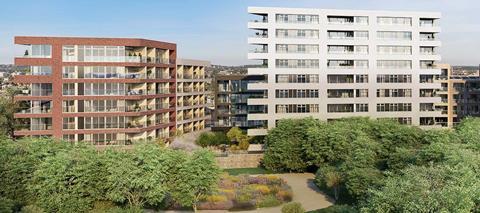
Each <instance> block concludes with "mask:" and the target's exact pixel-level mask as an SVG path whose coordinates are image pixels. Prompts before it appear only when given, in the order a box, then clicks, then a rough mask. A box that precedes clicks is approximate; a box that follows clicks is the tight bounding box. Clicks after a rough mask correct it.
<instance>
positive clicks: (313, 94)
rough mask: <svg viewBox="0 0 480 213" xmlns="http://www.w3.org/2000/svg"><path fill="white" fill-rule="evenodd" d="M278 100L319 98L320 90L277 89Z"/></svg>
mask: <svg viewBox="0 0 480 213" xmlns="http://www.w3.org/2000/svg"><path fill="white" fill-rule="evenodd" d="M275 93H276V97H277V98H318V90H310V89H303V90H302V89H299V90H297V89H277V90H276V92H275Z"/></svg>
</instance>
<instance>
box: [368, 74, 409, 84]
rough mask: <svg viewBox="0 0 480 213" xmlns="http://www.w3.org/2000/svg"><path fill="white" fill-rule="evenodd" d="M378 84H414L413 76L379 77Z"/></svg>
mask: <svg viewBox="0 0 480 213" xmlns="http://www.w3.org/2000/svg"><path fill="white" fill-rule="evenodd" d="M377 83H412V75H377Z"/></svg>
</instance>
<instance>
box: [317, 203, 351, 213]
mask: <svg viewBox="0 0 480 213" xmlns="http://www.w3.org/2000/svg"><path fill="white" fill-rule="evenodd" d="M314 212H315V213H357V212H358V211H357V210H356V209H354V208H353V207H351V206H349V205H333V206H329V207H327V208H324V209H319V210H316V211H314Z"/></svg>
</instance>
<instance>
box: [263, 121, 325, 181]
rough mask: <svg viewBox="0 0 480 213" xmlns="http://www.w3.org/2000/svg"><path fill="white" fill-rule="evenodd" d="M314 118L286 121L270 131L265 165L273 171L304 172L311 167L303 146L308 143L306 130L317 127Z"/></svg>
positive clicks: (264, 159) (266, 143)
mask: <svg viewBox="0 0 480 213" xmlns="http://www.w3.org/2000/svg"><path fill="white" fill-rule="evenodd" d="M318 124H319V121H317V120H315V119H313V118H306V119H303V120H293V119H285V120H281V121H280V122H278V124H277V127H276V128H274V129H272V130H270V131H269V133H268V135H267V136H266V139H265V146H266V151H265V155H264V157H263V164H264V166H265V167H266V168H267V169H270V170H273V171H279V172H282V171H298V172H300V171H304V170H305V169H306V168H307V166H308V165H309V163H308V162H306V160H305V159H304V157H303V156H304V154H303V150H302V144H303V143H305V142H306V141H307V134H306V131H305V129H307V128H308V127H312V126H317V125H318Z"/></svg>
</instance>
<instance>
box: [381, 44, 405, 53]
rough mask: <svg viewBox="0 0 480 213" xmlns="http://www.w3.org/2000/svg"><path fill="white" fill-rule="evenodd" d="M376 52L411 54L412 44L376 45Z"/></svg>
mask: <svg viewBox="0 0 480 213" xmlns="http://www.w3.org/2000/svg"><path fill="white" fill-rule="evenodd" d="M377 53H378V54H380V55H411V54H412V46H386V45H379V46H377Z"/></svg>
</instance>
